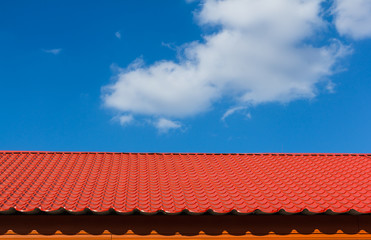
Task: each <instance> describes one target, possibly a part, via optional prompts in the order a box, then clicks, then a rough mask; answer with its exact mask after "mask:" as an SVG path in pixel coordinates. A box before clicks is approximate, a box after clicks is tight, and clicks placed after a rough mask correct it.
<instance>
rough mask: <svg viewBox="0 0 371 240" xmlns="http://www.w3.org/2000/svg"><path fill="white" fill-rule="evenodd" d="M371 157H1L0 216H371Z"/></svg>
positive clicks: (23, 154) (49, 154) (25, 154)
mask: <svg viewBox="0 0 371 240" xmlns="http://www.w3.org/2000/svg"><path fill="white" fill-rule="evenodd" d="M370 163H371V155H369V154H158V153H155V154H143V153H77V152H74V153H70V152H0V211H1V212H3V213H11V212H14V211H21V212H31V213H32V212H33V213H36V212H38V211H39V210H41V211H45V212H54V213H59V212H60V211H68V212H73V213H78V212H80V213H81V212H84V210H85V212H86V211H89V210H90V211H92V212H99V213H104V212H107V211H109V210H111V211H112V210H115V211H116V212H119V213H131V212H133V211H134V210H137V211H140V212H142V213H156V212H158V211H164V212H166V213H174V214H175V213H179V212H182V211H186V212H189V213H205V212H206V211H209V212H213V213H229V212H231V211H232V212H234V213H277V212H279V213H300V212H301V213H324V212H327V213H353V214H355V213H367V214H369V213H371V202H370V200H371V183H370V182H371V181H370V179H371V176H370V175H371V174H370V166H371V164H370Z"/></svg>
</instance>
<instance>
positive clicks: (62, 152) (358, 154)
mask: <svg viewBox="0 0 371 240" xmlns="http://www.w3.org/2000/svg"><path fill="white" fill-rule="evenodd" d="M0 153H6V154H12V153H13V154H22V153H23V154H25V153H28V154H129V155H130V154H132V155H254V156H264V155H265V156H368V157H371V153H202V152H99V151H98V152H95V151H92V152H90V151H76V152H75V151H14V150H10V151H8V150H0Z"/></svg>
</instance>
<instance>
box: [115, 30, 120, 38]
mask: <svg viewBox="0 0 371 240" xmlns="http://www.w3.org/2000/svg"><path fill="white" fill-rule="evenodd" d="M115 36H116V37H117V38H118V39H121V33H120V32H119V31H118V32H115Z"/></svg>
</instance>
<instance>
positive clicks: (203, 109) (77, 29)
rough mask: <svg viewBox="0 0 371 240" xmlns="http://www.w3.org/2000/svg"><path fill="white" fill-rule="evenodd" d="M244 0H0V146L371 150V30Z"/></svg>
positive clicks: (325, 15)
mask: <svg viewBox="0 0 371 240" xmlns="http://www.w3.org/2000/svg"><path fill="white" fill-rule="evenodd" d="M227 2H228V1H227ZM245 2H246V4H247V5H244V4H245V3H242V4H241V6H238V5H236V6H233V5H231V6H217V5H218V4H220V3H218V2H213V1H212V0H207V1H204V2H203V4H204V5H201V3H200V2H198V1H194V2H186V1H183V0H159V1H153V0H142V1H134V0H132V1H131V0H127V1H119V0H113V1H59V0H55V1H47V0H43V1H19V0H15V1H13V0H12V1H11V0H5V1H1V2H0V81H1V94H0V149H1V150H38V151H113V152H360V153H364V152H371V94H370V93H371V64H370V63H371V37H370V36H371V34H370V33H369V32H371V30H369V29H367V27H366V29H362V26H360V28H361V29H356V30H354V29H355V28H352V30H349V29H346V26H348V25H349V24H348V25H346V23H342V22H341V21H340V20H341V19H340V18H341V16H342V15H341V14H340V13H337V14H338V15H334V14H335V13H333V14H332V13H329V11H331V8H333V7H334V6H332V5H331V4H333V3H332V1H331V2H330V1H325V2H323V3H321V4H319V5H318V6H320V8H323V9H314V10H313V8H311V7H313V6H286V5H287V4H286V5H285V4H284V3H283V2H282V4H281V5H280V6H279V7H278V8H277V7H276V9H277V12H280V11H281V12H282V15H283V16H290V17H291V18H290V17H288V21H287V22H284V21H282V25H281V23H279V24H278V25H274V24H276V22H277V19H275V17H274V16H272V11H269V9H268V8H269V7H266V6H265V5H264V4H262V6H249V5H248V4H249V3H248V2H249V1H245ZM263 2H264V1H263ZM317 2H318V1H317ZM341 2H342V1H339V2H338V3H337V4H338V5H336V6H335V7H337V9H338V10H339V12H340V11H347V9H346V6H345V10H344V9H343V8H341V7H342V5H341ZM359 2H362V1H359ZM208 4H209V5H208ZM212 4H214V5H212ZM334 4H335V3H334ZM254 7H257V8H258V7H259V9H254ZM302 7H303V8H304V7H308V9H309V10H308V11H306V13H305V14H308V16H307V15H305V17H303V19H302V16H300V17H298V16H296V15H295V16H294V15H293V16H291V15H290V14H287V12H286V11H288V12H289V13H291V12H293V11H296V12H297V11H298V10H300V9H301V8H302ZM245 8H246V12H245ZM362 8H364V9H366V10H367V7H366V6H362ZM220 9H222V11H220ZM237 9H239V11H237ZM354 11H357V9H356V10H354ZM255 12H258V13H259V14H255V15H254V14H252V13H255ZM308 12H309V13H308ZM351 13H352V12H351ZM356 13H357V12H356ZM228 14H229V15H228ZM239 14H242V15H239ZM278 15H279V14H278ZM366 15H367V14H366ZM370 15H371V12H370ZM244 16H251V19H252V20H251V19H250V18H246V19H245V18H244ZM336 17H338V18H339V19H340V20H339V22H338V23H337V25H336V24H335V18H336ZM296 18H299V19H298V20H295V19H296ZM256 19H258V20H256ZM279 19H282V18H279ZM293 19H294V21H293ZM318 19H321V21H322V23H318V21H317V20H318ZM255 20H256V21H255ZM361 20H363V21H368V20H369V19H367V16H366V17H365V19H361ZM249 21H250V22H249ZM280 21H281V20H280ZM316 21H317V22H316ZM251 22H252V23H251ZM292 22H295V23H296V22H299V24H298V25H290V24H292ZM308 22H309V23H310V24H307V23H308ZM369 23H370V22H369ZM254 24H255V25H254ZM287 24H289V25H287ZM300 24H301V25H300ZM341 24H343V25H341ZM350 24H351V23H350ZM312 25H315V27H313V29H312V30H311V29H306V28H305V27H306V26H312ZM303 26H304V27H303ZM344 26H345V27H344ZM256 29H258V30H256ZM262 29H263V30H262ZM303 29H305V30H303ZM276 30H277V32H276ZM353 30H354V31H355V32H354V31H353ZM352 31H353V32H352ZM357 31H358V32H357ZM368 31H369V32H368ZM299 32H300V34H299V36H297V35H298V33H299ZM302 32H303V33H302ZM223 33H224V34H225V36H224V35H222V34H223ZM228 34H230V35H228ZM223 36H224V37H225V38H223ZM235 36H238V37H235ZM281 36H284V37H282V39H281ZM286 36H287V37H286ZM334 39H336V40H334ZM195 41H196V42H195ZM192 42H193V45H192V44H191V43H192ZM231 42H233V43H231ZM261 42H262V43H261ZM254 44H256V45H254ZM252 46H253V47H252ZM286 47H287V48H286ZM322 50H323V52H322ZM232 53H233V54H232ZM326 54H327V55H326ZM190 55H191V56H190ZM138 59H139V60H138ZM133 62H142V63H140V64H139V65H138V64H137V65H136V64H135V63H134V64H133ZM298 62H300V64H299V63H298ZM282 63H284V64H282ZM286 63H287V64H286ZM130 64H131V65H130ZM188 64H189V65H188ZM129 65H130V66H129ZM128 66H129V67H128ZM162 66H164V68H165V67H168V66H170V68H171V67H174V66H175V67H174V69H171V70H163V69H162V68H161V67H162ZM322 68H323V69H322ZM316 69H321V70H316ZM141 74H143V75H141ZM276 76H280V77H277V79H276ZM272 79H273V80H274V81H273V80H272ZM275 79H276V80H275ZM303 79H304V80H303ZM119 83H120V84H121V85H120V84H119ZM275 84H277V85H275ZM107 86H111V88H110V90H107ZM164 96H166V97H164ZM223 116H224V118H223Z"/></svg>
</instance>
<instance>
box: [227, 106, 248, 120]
mask: <svg viewBox="0 0 371 240" xmlns="http://www.w3.org/2000/svg"><path fill="white" fill-rule="evenodd" d="M246 108H247V107H244V106H239V107H233V108H230V109H228V110H227V111H226V112H225V113H224V114H223V116H222V118H221V120H222V121H225V119H226V118H227V117H229V116H231V115H232V114H234V113H236V112H238V111H241V110H244V109H246Z"/></svg>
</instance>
